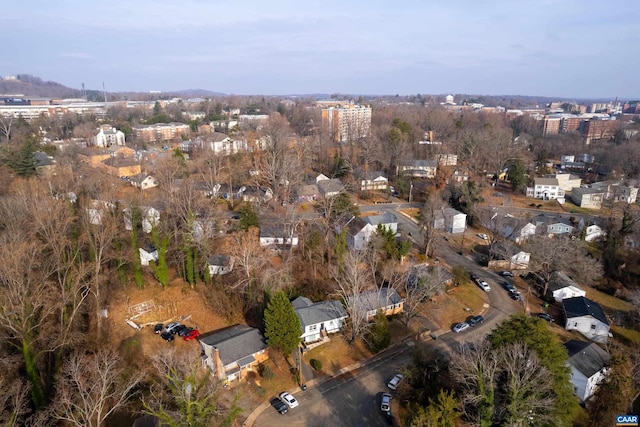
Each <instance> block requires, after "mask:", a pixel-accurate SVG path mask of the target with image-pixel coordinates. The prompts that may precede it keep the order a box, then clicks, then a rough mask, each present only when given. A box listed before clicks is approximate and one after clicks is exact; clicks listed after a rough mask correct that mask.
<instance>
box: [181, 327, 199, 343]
mask: <svg viewBox="0 0 640 427" xmlns="http://www.w3.org/2000/svg"><path fill="white" fill-rule="evenodd" d="M199 336H200V331H199V330H197V329H192V330H191V331H189V333H188V334H187V335H185V336H184V337H183V338H182V339H183V340H185V341H191V340H195V339H196V338H198V337H199Z"/></svg>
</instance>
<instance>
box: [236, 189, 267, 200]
mask: <svg viewBox="0 0 640 427" xmlns="http://www.w3.org/2000/svg"><path fill="white" fill-rule="evenodd" d="M240 192H241V193H242V201H244V202H252V203H266V202H268V201H269V200H271V199H273V190H271V189H270V188H265V187H241V188H240Z"/></svg>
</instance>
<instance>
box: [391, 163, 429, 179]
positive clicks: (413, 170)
mask: <svg viewBox="0 0 640 427" xmlns="http://www.w3.org/2000/svg"><path fill="white" fill-rule="evenodd" d="M437 171H438V162H437V161H436V160H410V161H408V162H404V163H402V164H400V165H399V166H398V175H404V176H408V177H411V178H435V177H436V172H437Z"/></svg>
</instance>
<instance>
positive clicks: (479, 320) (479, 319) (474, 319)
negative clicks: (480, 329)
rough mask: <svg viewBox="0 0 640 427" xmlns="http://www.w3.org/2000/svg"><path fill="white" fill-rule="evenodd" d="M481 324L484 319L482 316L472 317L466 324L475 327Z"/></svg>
mask: <svg viewBox="0 0 640 427" xmlns="http://www.w3.org/2000/svg"><path fill="white" fill-rule="evenodd" d="M482 322H484V317H482V316H473V317H470V318H469V320H467V323H468V324H469V326H476V325H479V324H480V323H482Z"/></svg>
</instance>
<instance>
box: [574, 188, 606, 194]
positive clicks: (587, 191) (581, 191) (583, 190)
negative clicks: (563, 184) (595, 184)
mask: <svg viewBox="0 0 640 427" xmlns="http://www.w3.org/2000/svg"><path fill="white" fill-rule="evenodd" d="M571 194H573V195H574V196H576V195H579V194H580V195H582V194H604V190H603V189H600V188H581V187H574V188H573V189H572V190H571Z"/></svg>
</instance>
